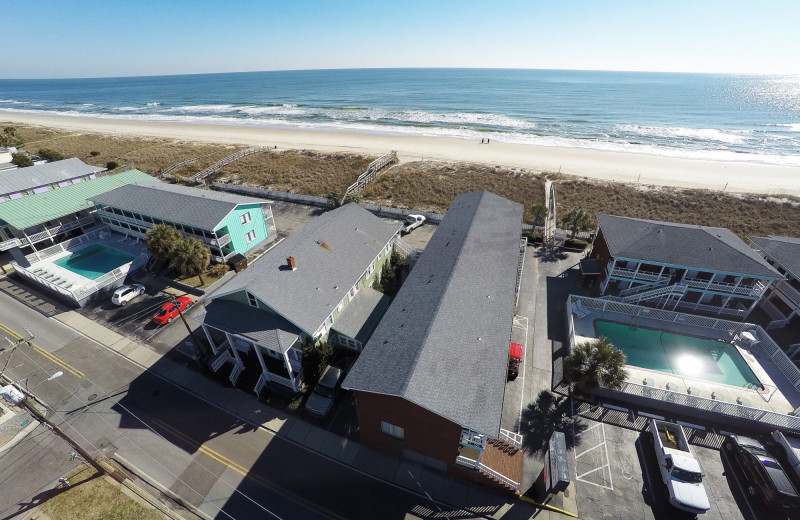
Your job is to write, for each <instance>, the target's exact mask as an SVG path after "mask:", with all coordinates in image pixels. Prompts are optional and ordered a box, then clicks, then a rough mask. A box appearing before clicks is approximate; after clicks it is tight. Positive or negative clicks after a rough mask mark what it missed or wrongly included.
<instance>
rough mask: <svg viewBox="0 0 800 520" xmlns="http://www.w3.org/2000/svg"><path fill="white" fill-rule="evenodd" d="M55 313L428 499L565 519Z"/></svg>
mask: <svg viewBox="0 0 800 520" xmlns="http://www.w3.org/2000/svg"><path fill="white" fill-rule="evenodd" d="M54 318H55V319H57V320H58V321H60V322H62V323H64V324H65V325H67V326H69V327H71V328H72V329H74V330H76V331H78V332H79V333H81V334H84V335H86V336H87V337H89V338H91V339H93V340H95V341H96V342H98V343H100V344H101V345H104V346H105V347H107V348H109V349H111V350H113V351H115V352H117V353H119V354H120V355H122V356H124V357H126V358H128V359H130V360H131V361H133V362H135V363H137V364H138V365H140V366H141V367H143V368H145V369H148V370H151V371H152V372H153V373H155V374H157V375H158V376H160V377H162V378H164V379H166V380H168V381H170V382H172V383H175V384H177V385H179V386H181V387H183V388H184V389H186V390H187V391H189V392H191V393H192V394H194V395H196V396H198V397H199V398H201V399H203V400H205V401H206V402H208V403H209V404H212V405H214V406H217V407H219V408H221V409H223V410H225V411H226V412H228V413H231V414H233V415H235V416H237V417H239V418H241V419H242V420H244V421H247V422H249V423H251V424H253V425H257V426H259V427H261V428H264V429H266V430H268V431H270V432H272V433H274V434H275V435H277V436H280V437H282V438H284V439H287V440H289V441H290V442H293V443H295V444H297V445H300V446H303V447H305V448H307V449H309V450H312V451H314V452H317V453H319V454H321V455H323V456H325V457H328V458H329V459H332V460H336V461H338V462H340V463H342V464H345V465H347V466H350V467H352V468H354V469H356V470H357V471H360V472H362V473H364V474H367V475H371V476H373V477H374V478H377V479H381V480H384V481H387V482H390V483H393V484H394V485H397V486H400V487H402V488H406V489H408V490H410V491H413V492H415V493H423V492H425V493H427V494H428V495H429V496H430V497H432V498H433V499H435V500H437V501H440V502H442V503H444V504H447V505H450V506H460V505H462V504H482V505H484V506H485V505H486V504H495V505H496V506H497V507H496V508H492V509H493V510H491V511H485V512H484V511H480V512H477V511H476V512H473V514H477V515H480V516H485V517H490V518H508V519H516V518H531V517H532V516H534V515H535V516H536V517H537V518H544V519H548V518H569V517H568V516H564V515H560V514H559V513H556V512H553V511H549V510H546V509H539V508H537V507H536V506H534V505H532V504H529V503H527V502H523V501H521V500H518V499H515V498H514V497H511V496H508V495H501V494H499V493H497V492H494V491H492V490H491V489H489V488H486V487H484V486H481V485H478V484H473V483H470V482H467V481H464V480H461V479H457V478H454V477H451V476H448V475H445V474H442V473H440V472H437V471H434V470H432V469H429V468H426V467H424V466H421V465H419V464H416V463H413V462H410V461H407V460H403V459H398V458H395V457H391V456H388V455H385V454H383V453H380V452H378V451H376V450H373V449H371V448H368V447H366V446H363V445H361V444H359V443H356V442H353V441H351V440H349V439H347V438H344V437H341V436H339V435H336V434H333V433H331V432H328V431H327V430H324V429H321V428H318V427H316V426H314V425H312V424H309V423H307V422H305V421H303V420H301V419H299V418H297V417H295V416H293V415H289V414H286V413H282V412H280V411H278V410H270V413H269V414H264V411H263V409H264V406H265V405H264V404H263V403H261V402H260V401H258V400H257V399H255V397H254V396H253V395H251V394H250V393H246V392H243V391H241V390H237V389H234V388H229V387H224V386H221V385H220V384H219V383H217V382H215V381H213V380H212V379H209V378H208V377H206V376H204V375H202V374H201V373H199V372H197V371H195V370H193V369H191V368H189V367H187V366H185V365H182V364H180V363H178V362H175V361H172V360H171V359H170V358H169V356H163V357H162V356H161V355H159V354H157V353H156V352H153V351H152V350H150V349H149V348H148V347H147V346H145V345H142V344H140V343H137V342H135V341H132V340H130V339H128V338H125V337H124V336H121V335H120V334H118V333H116V332H114V331H111V330H109V329H107V328H105V327H104V326H102V325H100V324H98V323H96V322H94V321H92V320H90V319H88V318H86V317H84V316H82V315H81V314H79V313H77V312H75V311H68V312H64V313H61V314H57V315H56V316H54ZM265 415H269V417H270V418H269V420H264V416H265ZM504 501H505V502H504ZM554 505H555V504H554ZM481 509H485V507H482V508H481ZM489 515H491V516H489Z"/></svg>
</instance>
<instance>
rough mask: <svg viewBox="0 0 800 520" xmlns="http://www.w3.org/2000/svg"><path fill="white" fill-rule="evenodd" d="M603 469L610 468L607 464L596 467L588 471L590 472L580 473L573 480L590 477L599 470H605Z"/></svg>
mask: <svg viewBox="0 0 800 520" xmlns="http://www.w3.org/2000/svg"><path fill="white" fill-rule="evenodd" d="M605 468H611V466H610V465H609V464H603V465H602V466H600V467H598V468H594V469H590V470H589V471H587V472H586V473H581V474H580V475H577V476H576V477H575V478H577V479H581V478H583V477H585V476H586V475H591V474H592V473H594V472H595V471H600V470H601V469H605ZM610 472H611V471H610V469H609V473H610Z"/></svg>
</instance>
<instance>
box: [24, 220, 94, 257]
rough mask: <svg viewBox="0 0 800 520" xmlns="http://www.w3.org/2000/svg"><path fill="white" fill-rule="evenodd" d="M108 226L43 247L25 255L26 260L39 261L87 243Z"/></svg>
mask: <svg viewBox="0 0 800 520" xmlns="http://www.w3.org/2000/svg"><path fill="white" fill-rule="evenodd" d="M107 231H108V226H102V227H99V228H97V229H93V230H92V231H89V232H88V233H84V234H83V235H81V236H79V237H75V238H70V239H69V240H64V241H63V242H59V243H58V244H56V245H53V246H50V247H47V248H45V249H41V250H39V251H36V252H34V253H31V254H29V255H25V260H27V261H28V262H29V263H31V264H32V263H34V262H38V261H40V260H44V259H45V258H50V257H51V256H54V255H57V254H59V253H63V252H64V251H66V250H68V249H69V248H70V247H72V246H77V245H80V244H85V243H86V242H89V241H90V240H94V239H96V238H98V237H99V235H100V233H103V232H107Z"/></svg>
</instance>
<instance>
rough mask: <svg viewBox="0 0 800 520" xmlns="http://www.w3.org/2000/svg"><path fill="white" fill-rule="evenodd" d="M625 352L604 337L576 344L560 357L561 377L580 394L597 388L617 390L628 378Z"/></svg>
mask: <svg viewBox="0 0 800 520" xmlns="http://www.w3.org/2000/svg"><path fill="white" fill-rule="evenodd" d="M626 361H627V359H626V357H625V354H624V353H623V352H622V351H621V350H619V349H618V348H616V347H614V345H612V344H611V342H610V341H609V340H608V338H605V337H601V338H600V339H598V340H597V341H586V342H583V343H578V344H577V345H575V347H574V348H573V349H572V352H570V354H569V356H567V357H566V358H564V378H565V379H566V380H567V382H569V383H571V384H572V385H574V387H575V389H576V390H577V391H579V392H581V393H584V394H589V393H591V392H592V391H593V390H595V389H596V388H598V387H601V386H602V387H604V388H609V389H611V390H619V389H620V388H622V384H623V383H624V382H625V379H626V378H627V377H628V373H627V371H626V370H625V363H626Z"/></svg>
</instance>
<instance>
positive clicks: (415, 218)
mask: <svg viewBox="0 0 800 520" xmlns="http://www.w3.org/2000/svg"><path fill="white" fill-rule="evenodd" d="M424 223H425V217H423V216H422V215H409V216H408V217H406V219H405V220H404V221H403V227H402V228H400V233H402V234H403V235H405V234H407V233H411V232H412V231H414V230H415V229H417V228H418V227H420V226H421V225H422V224H424Z"/></svg>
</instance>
